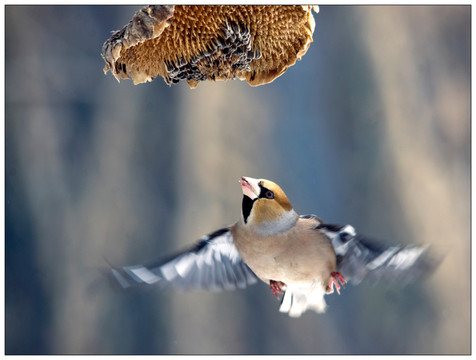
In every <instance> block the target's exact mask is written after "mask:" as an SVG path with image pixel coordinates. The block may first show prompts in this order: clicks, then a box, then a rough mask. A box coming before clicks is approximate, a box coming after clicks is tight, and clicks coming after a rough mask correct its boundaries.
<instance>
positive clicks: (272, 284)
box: [269, 280, 286, 300]
mask: <svg viewBox="0 0 476 360" xmlns="http://www.w3.org/2000/svg"><path fill="white" fill-rule="evenodd" d="M269 288H270V289H271V291H272V292H273V294H274V296H276V299H278V300H279V294H284V291H283V288H286V284H285V283H283V282H282V281H275V280H270V281H269Z"/></svg>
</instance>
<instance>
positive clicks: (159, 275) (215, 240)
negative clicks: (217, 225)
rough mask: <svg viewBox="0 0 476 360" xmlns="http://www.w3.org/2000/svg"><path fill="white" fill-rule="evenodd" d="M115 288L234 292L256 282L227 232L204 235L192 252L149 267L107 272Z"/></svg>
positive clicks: (218, 231) (189, 251)
mask: <svg viewBox="0 0 476 360" xmlns="http://www.w3.org/2000/svg"><path fill="white" fill-rule="evenodd" d="M111 271H112V274H113V275H114V277H115V279H116V280H117V281H118V282H119V284H120V285H121V286H122V287H124V288H127V287H129V286H132V285H137V284H150V285H152V284H155V285H159V286H171V287H173V288H175V289H178V290H191V289H206V290H215V291H219V290H222V289H224V290H234V289H236V288H240V289H242V288H245V287H246V286H247V285H252V284H254V283H256V282H257V277H256V275H255V274H254V273H253V272H252V271H251V269H250V268H249V267H248V265H246V264H245V263H244V262H243V260H242V259H241V257H240V255H239V254H238V251H237V250H236V247H235V245H234V244H233V238H232V236H231V232H230V229H229V228H224V229H220V230H217V231H215V232H213V233H212V234H209V235H206V236H204V237H202V238H201V239H200V241H199V242H198V243H197V244H196V245H195V246H193V247H192V248H190V249H188V250H185V251H182V252H181V253H179V254H177V255H174V256H173V257H170V258H168V259H166V260H162V261H160V262H158V263H155V264H151V265H135V266H125V267H122V268H114V267H113V268H111Z"/></svg>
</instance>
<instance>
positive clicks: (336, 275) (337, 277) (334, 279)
mask: <svg viewBox="0 0 476 360" xmlns="http://www.w3.org/2000/svg"><path fill="white" fill-rule="evenodd" d="M339 281H340V283H341V284H342V287H343V288H344V289H345V283H346V282H347V280H346V279H345V277H344V275H342V274H341V273H340V272H331V278H330V279H329V285H328V286H327V287H328V294H331V293H333V292H334V286H335V288H336V290H337V293H338V294H339V295H340V287H341V286H340V285H339Z"/></svg>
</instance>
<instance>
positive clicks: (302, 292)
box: [279, 284, 326, 318]
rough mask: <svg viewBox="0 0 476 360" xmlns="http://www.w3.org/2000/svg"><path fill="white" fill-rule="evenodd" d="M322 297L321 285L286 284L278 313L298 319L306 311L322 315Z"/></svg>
mask: <svg viewBox="0 0 476 360" xmlns="http://www.w3.org/2000/svg"><path fill="white" fill-rule="evenodd" d="M324 295H325V292H324V289H323V287H322V286H321V285H309V284H307V285H302V284H300V285H296V284H294V285H289V284H287V289H286V292H285V293H284V297H283V300H282V301H281V306H280V308H279V311H280V312H282V313H288V315H289V316H291V317H295V318H297V317H300V316H301V315H302V313H303V312H305V311H306V310H308V309H309V310H314V311H315V312H317V313H323V312H325V311H326V301H325V300H324Z"/></svg>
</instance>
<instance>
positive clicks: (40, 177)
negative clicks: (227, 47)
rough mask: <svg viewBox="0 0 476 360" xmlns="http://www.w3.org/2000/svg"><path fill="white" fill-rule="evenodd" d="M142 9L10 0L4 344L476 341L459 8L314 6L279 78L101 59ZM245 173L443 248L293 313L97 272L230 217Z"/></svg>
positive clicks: (202, 347) (105, 347)
mask: <svg viewBox="0 0 476 360" xmlns="http://www.w3.org/2000/svg"><path fill="white" fill-rule="evenodd" d="M140 8H141V6H119V7H112V6H111V7H109V6H7V7H6V8H5V18H6V28H5V29H6V52H5V55H6V58H5V70H6V87H5V90H6V91H5V97H6V111H5V115H6V164H5V165H6V167H5V190H6V193H5V196H6V204H5V213H6V218H5V220H6V222H5V225H6V243H5V270H6V274H5V295H6V296H5V322H6V334H5V350H6V353H7V354H374V353H377V354H433V353H444V354H468V353H469V352H470V280H469V279H470V20H471V19H470V7H469V6H410V7H401V6H383V7H382V6H381V7H378V6H321V8H320V13H319V14H316V15H315V20H316V29H315V32H314V43H313V44H312V45H311V47H310V49H309V51H308V52H307V54H306V55H305V56H304V57H303V59H302V61H300V62H298V63H297V64H296V65H295V66H293V67H292V68H290V69H289V70H288V71H287V72H286V73H285V74H284V75H283V76H282V77H280V78H278V79H277V80H275V81H274V82H273V83H271V84H269V85H266V86H261V87H258V88H252V87H250V86H248V84H246V83H244V82H240V81H229V82H217V83H201V84H200V85H199V86H198V88H197V89H195V90H190V89H189V88H188V86H187V85H186V84H185V83H183V84H178V85H175V86H173V87H168V86H167V85H166V84H165V82H164V81H163V80H162V79H160V78H159V79H156V80H155V81H154V82H152V83H148V84H141V85H138V86H133V85H132V82H131V81H128V80H127V81H122V82H121V83H120V84H118V83H117V81H116V80H115V79H114V78H113V76H112V75H111V74H109V75H107V76H104V74H103V73H102V68H103V65H104V64H103V60H102V59H101V57H100V51H101V46H102V44H103V42H104V41H105V40H106V39H107V38H108V37H109V35H110V31H112V30H117V29H120V28H122V26H123V25H125V24H126V23H127V22H128V21H129V19H130V18H131V17H132V15H133V14H134V12H135V11H136V10H138V9H140ZM242 175H246V176H252V177H261V178H268V179H270V180H274V181H276V182H277V183H279V184H280V185H281V186H282V187H283V189H284V190H285V191H286V193H287V195H288V197H289V199H290V200H291V202H292V203H293V205H294V208H295V209H296V211H298V212H299V213H301V214H306V213H316V214H318V215H319V216H321V217H322V218H324V219H325V220H326V221H328V222H333V223H351V224H353V225H354V226H355V227H356V228H357V229H358V230H359V231H360V232H362V233H364V234H367V235H369V236H371V237H373V238H375V239H379V240H380V241H382V242H384V243H388V244H392V243H408V244H410V243H412V244H413V243H420V244H431V245H432V246H433V249H435V250H436V251H438V252H439V253H442V254H446V256H445V258H444V261H443V263H442V264H441V266H440V267H439V268H438V269H437V271H436V272H435V273H434V274H432V276H431V277H430V278H428V279H426V280H424V281H422V282H420V283H417V284H413V285H410V286H407V287H403V288H402V287H399V286H390V285H388V284H381V285H379V286H371V285H369V284H365V283H364V284H362V285H360V286H358V287H352V286H348V287H347V288H346V290H345V291H344V293H343V294H342V295H341V296H337V295H331V296H328V297H327V302H328V304H329V308H328V311H327V313H326V314H322V315H317V314H315V313H312V312H311V313H306V314H304V316H302V317H301V318H299V319H291V318H289V317H287V316H286V315H283V314H280V313H279V312H278V305H279V304H278V302H277V301H276V300H275V299H274V297H273V295H272V294H271V292H270V291H269V290H268V288H267V286H266V285H265V284H259V285H255V286H253V287H250V288H248V289H246V290H242V291H236V292H222V293H206V292H191V293H173V292H170V291H166V292H160V291H158V290H157V289H153V288H151V289H149V290H145V291H126V292H120V291H115V290H114V289H113V288H111V287H110V286H109V285H108V284H107V282H105V280H104V278H103V277H102V276H101V274H100V271H99V269H101V268H102V267H104V265H105V262H104V260H103V256H105V257H107V258H108V259H109V260H110V261H111V262H112V263H114V264H116V265H130V264H135V263H141V262H146V261H149V260H153V259H155V258H158V257H161V256H163V255H168V254H170V253H173V252H174V251H177V250H180V249H181V248H183V247H184V246H186V245H188V244H192V243H193V242H194V241H195V240H197V239H198V238H199V237H200V236H201V235H203V234H205V233H208V232H210V231H213V230H215V229H217V228H219V227H222V226H224V225H228V224H231V223H233V222H234V221H235V220H237V219H238V216H239V214H240V201H241V190H240V187H239V184H238V178H239V177H240V176H242Z"/></svg>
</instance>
